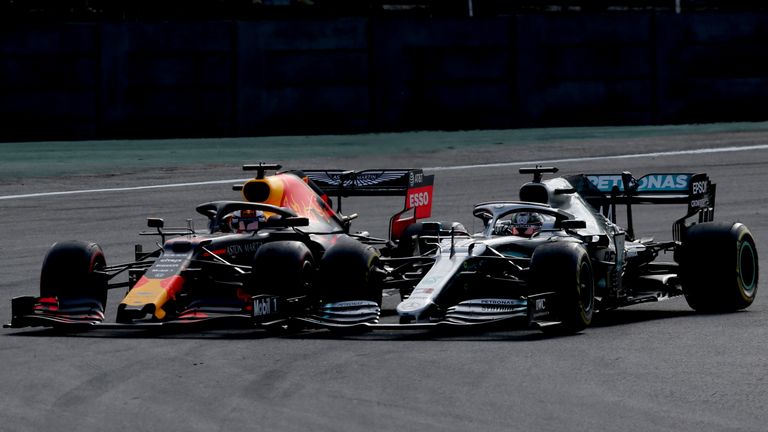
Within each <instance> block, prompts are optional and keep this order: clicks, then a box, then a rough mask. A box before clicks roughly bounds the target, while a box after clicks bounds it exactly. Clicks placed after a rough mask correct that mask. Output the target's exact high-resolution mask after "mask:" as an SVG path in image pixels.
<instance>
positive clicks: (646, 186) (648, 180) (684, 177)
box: [587, 174, 691, 192]
mask: <svg viewBox="0 0 768 432" xmlns="http://www.w3.org/2000/svg"><path fill="white" fill-rule="evenodd" d="M587 179H589V181H590V183H592V184H593V185H594V186H595V187H596V188H598V189H600V191H601V192H610V191H611V190H612V189H613V188H614V186H616V187H618V188H619V190H620V191H623V190H624V183H623V182H622V180H621V174H597V175H588V176H587ZM690 179H691V175H690V174H648V175H646V176H643V177H641V178H639V179H638V180H637V191H638V192H688V185H689V182H690Z"/></svg>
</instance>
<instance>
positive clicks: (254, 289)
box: [248, 241, 315, 297]
mask: <svg viewBox="0 0 768 432" xmlns="http://www.w3.org/2000/svg"><path fill="white" fill-rule="evenodd" d="M314 271H315V264H314V259H313V257H312V252H311V251H310V250H309V248H308V247H307V245H305V244H304V243H302V242H300V241H274V242H270V243H265V244H263V245H262V246H261V247H260V248H259V249H258V250H257V251H256V254H254V256H253V269H252V271H251V279H250V280H249V282H248V292H249V294H251V295H255V294H272V295H279V296H283V297H298V296H303V295H308V294H310V286H311V284H312V279H313V276H314Z"/></svg>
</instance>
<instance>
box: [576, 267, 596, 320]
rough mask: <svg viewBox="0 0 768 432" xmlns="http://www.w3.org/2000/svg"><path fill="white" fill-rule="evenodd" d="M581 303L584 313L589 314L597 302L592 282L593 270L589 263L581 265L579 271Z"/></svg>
mask: <svg viewBox="0 0 768 432" xmlns="http://www.w3.org/2000/svg"><path fill="white" fill-rule="evenodd" d="M579 274H580V276H579V301H580V302H581V307H582V308H583V309H584V312H586V313H589V312H590V311H591V310H592V305H593V303H594V301H595V296H594V284H593V282H592V270H591V269H590V268H589V265H588V264H587V262H583V263H582V264H581V270H580V271H579Z"/></svg>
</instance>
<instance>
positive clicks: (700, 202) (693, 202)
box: [691, 198, 709, 208]
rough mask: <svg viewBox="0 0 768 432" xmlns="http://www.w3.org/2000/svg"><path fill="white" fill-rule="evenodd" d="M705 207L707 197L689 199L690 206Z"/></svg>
mask: <svg viewBox="0 0 768 432" xmlns="http://www.w3.org/2000/svg"><path fill="white" fill-rule="evenodd" d="M707 207H709V198H702V199H697V200H691V208H707Z"/></svg>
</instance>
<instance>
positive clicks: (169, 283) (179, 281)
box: [160, 275, 184, 300]
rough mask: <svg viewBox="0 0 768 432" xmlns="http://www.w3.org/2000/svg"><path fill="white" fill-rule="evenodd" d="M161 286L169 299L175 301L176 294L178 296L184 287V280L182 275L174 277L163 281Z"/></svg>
mask: <svg viewBox="0 0 768 432" xmlns="http://www.w3.org/2000/svg"><path fill="white" fill-rule="evenodd" d="M160 286H161V287H162V288H163V289H164V290H165V292H166V293H167V294H168V298H169V299H174V300H175V299H176V294H178V293H179V292H180V291H181V289H182V288H183V287H184V278H183V277H181V276H180V275H174V276H171V277H169V278H166V279H163V280H161V281H160Z"/></svg>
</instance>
